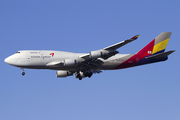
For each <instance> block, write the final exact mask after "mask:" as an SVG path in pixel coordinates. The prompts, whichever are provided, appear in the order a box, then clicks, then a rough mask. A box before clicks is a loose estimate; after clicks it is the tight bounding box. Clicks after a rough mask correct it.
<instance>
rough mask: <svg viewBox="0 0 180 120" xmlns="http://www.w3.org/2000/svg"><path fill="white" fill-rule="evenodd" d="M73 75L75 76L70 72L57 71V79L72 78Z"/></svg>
mask: <svg viewBox="0 0 180 120" xmlns="http://www.w3.org/2000/svg"><path fill="white" fill-rule="evenodd" d="M71 75H73V73H72V72H70V71H63V70H60V71H57V72H56V76H57V77H67V76H71Z"/></svg>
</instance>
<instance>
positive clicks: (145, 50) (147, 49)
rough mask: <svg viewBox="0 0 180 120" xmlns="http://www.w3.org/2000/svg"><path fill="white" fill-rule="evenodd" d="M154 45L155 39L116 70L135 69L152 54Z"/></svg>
mask: <svg viewBox="0 0 180 120" xmlns="http://www.w3.org/2000/svg"><path fill="white" fill-rule="evenodd" d="M154 43H155V39H154V40H152V41H151V42H150V43H149V44H148V45H146V46H145V47H144V48H143V49H141V50H140V51H139V52H138V53H136V54H135V55H134V56H132V57H131V58H129V59H128V60H126V61H124V62H123V63H121V64H120V65H118V66H117V67H115V68H114V69H123V68H128V67H133V66H134V65H135V64H136V63H137V62H139V61H140V60H141V59H142V58H144V57H146V56H149V55H151V54H152V50H153V47H154Z"/></svg>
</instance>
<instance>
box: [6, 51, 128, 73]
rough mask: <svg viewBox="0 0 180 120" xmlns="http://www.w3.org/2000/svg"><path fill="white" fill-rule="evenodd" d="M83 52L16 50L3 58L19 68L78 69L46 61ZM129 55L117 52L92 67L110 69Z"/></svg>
mask: <svg viewBox="0 0 180 120" xmlns="http://www.w3.org/2000/svg"><path fill="white" fill-rule="evenodd" d="M84 54H85V53H71V52H63V51H50V50H23V51H18V52H16V53H15V54H13V55H11V56H9V57H8V58H6V59H5V62H6V63H8V64H10V65H13V66H16V67H20V68H31V69H53V70H71V71H77V70H79V69H80V67H79V66H70V67H68V66H61V67H59V66H58V67H50V66H47V64H48V63H50V62H52V61H63V60H65V59H74V58H78V57H79V56H81V55H84ZM128 56H131V55H130V54H117V55H115V56H112V57H111V58H109V59H107V60H103V59H101V60H102V61H103V62H104V63H103V64H102V65H101V66H99V67H92V69H96V70H110V69H114V68H115V67H116V66H118V65H119V64H121V63H122V62H123V61H124V60H123V59H122V60H121V58H124V57H125V58H126V57H128Z"/></svg>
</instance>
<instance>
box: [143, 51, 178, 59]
mask: <svg viewBox="0 0 180 120" xmlns="http://www.w3.org/2000/svg"><path fill="white" fill-rule="evenodd" d="M174 51H175V50H171V51H167V52H163V53H159V54H155V55H152V56H148V57H145V59H162V58H165V57H167V56H168V55H170V54H171V53H173V52H174Z"/></svg>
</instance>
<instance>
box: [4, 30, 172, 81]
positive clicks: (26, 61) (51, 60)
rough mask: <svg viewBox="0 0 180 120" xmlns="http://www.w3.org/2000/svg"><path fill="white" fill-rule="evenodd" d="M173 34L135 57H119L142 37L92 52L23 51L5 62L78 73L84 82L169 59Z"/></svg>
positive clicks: (59, 74) (63, 74)
mask: <svg viewBox="0 0 180 120" xmlns="http://www.w3.org/2000/svg"><path fill="white" fill-rule="evenodd" d="M171 33H172V32H162V33H161V34H160V35H159V36H157V37H156V38H155V39H153V40H152V41H151V42H150V43H149V44H147V45H146V46H145V47H144V48H143V49H141V50H140V51H139V52H137V53H135V54H118V53H119V52H118V51H117V49H118V48H120V47H122V46H124V45H126V44H127V43H130V42H132V41H134V40H136V39H137V38H138V37H139V35H136V36H134V37H132V38H130V39H127V40H124V41H122V42H119V43H116V44H114V45H111V46H108V47H105V48H103V49H100V50H95V51H90V52H89V53H72V52H64V51H51V50H22V51H18V52H16V53H15V54H13V55H11V56H9V57H7V58H6V59H5V60H4V61H5V62H6V63H8V64H10V65H12V66H15V67H20V68H21V69H22V75H23V76H24V75H25V72H24V68H28V69H51V70H57V72H56V76H57V77H60V78H61V77H67V76H72V75H73V74H75V78H78V79H79V80H81V79H82V78H85V77H89V78H90V77H91V76H92V75H93V74H94V73H100V72H102V70H117V69H124V68H129V67H135V66H139V65H145V64H150V63H155V62H160V61H165V60H167V59H168V55H170V54H171V53H173V52H174V51H175V50H170V51H167V52H165V49H166V46H167V44H168V41H169V39H170V36H171Z"/></svg>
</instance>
